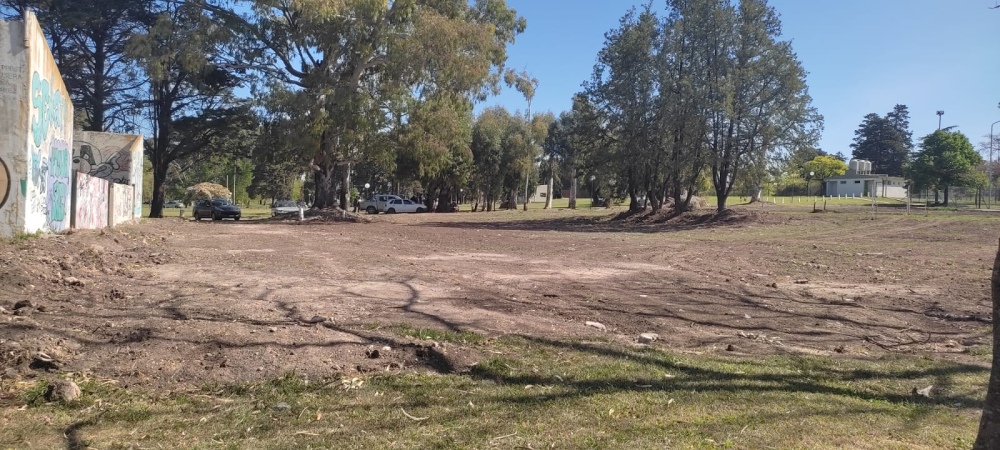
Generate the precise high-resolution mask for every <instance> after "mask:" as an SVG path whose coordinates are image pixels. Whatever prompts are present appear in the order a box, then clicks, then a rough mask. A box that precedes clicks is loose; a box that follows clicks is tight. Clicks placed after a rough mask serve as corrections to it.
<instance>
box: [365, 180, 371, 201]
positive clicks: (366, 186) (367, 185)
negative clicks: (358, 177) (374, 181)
mask: <svg viewBox="0 0 1000 450" xmlns="http://www.w3.org/2000/svg"><path fill="white" fill-rule="evenodd" d="M370 187H372V185H371V184H369V183H365V200H367V199H368V188H370Z"/></svg>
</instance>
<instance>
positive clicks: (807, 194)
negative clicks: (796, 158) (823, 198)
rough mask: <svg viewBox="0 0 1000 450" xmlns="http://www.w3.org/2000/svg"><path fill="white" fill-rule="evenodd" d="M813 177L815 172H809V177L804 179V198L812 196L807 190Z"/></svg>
mask: <svg viewBox="0 0 1000 450" xmlns="http://www.w3.org/2000/svg"><path fill="white" fill-rule="evenodd" d="M815 175H816V172H809V176H807V177H806V197H809V196H810V195H811V194H812V192H810V191H809V188H810V187H811V186H809V182H810V181H812V179H813V176H815Z"/></svg>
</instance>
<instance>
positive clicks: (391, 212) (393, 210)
mask: <svg viewBox="0 0 1000 450" xmlns="http://www.w3.org/2000/svg"><path fill="white" fill-rule="evenodd" d="M385 213H386V214H396V208H389V209H388V210H387V211H386V212H385Z"/></svg>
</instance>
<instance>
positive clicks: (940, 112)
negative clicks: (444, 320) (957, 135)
mask: <svg viewBox="0 0 1000 450" xmlns="http://www.w3.org/2000/svg"><path fill="white" fill-rule="evenodd" d="M943 115H944V111H938V112H937V116H938V129H939V130H940V129H941V116H943Z"/></svg>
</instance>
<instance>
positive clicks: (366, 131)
mask: <svg viewBox="0 0 1000 450" xmlns="http://www.w3.org/2000/svg"><path fill="white" fill-rule="evenodd" d="M191 1H197V2H200V3H201V4H202V5H203V7H204V8H206V9H207V10H209V11H211V12H212V14H214V15H216V16H217V17H218V18H219V19H220V20H223V21H225V22H226V23H228V24H229V25H230V27H232V28H233V29H235V30H238V31H239V32H240V34H242V35H243V36H245V41H244V42H243V46H242V47H241V49H242V50H241V51H234V52H233V55H234V59H238V60H239V59H241V60H246V61H249V63H247V64H246V67H247V69H250V70H255V71H259V73H261V74H262V75H265V76H267V77H269V78H271V79H274V80H279V81H280V82H281V83H283V84H284V85H285V86H287V87H289V88H291V89H296V90H301V91H304V92H306V93H307V94H308V96H309V97H310V98H312V99H313V104H312V105H311V107H310V109H309V112H310V114H309V116H308V117H309V120H310V122H311V123H310V125H311V126H310V129H311V131H312V133H314V134H315V135H316V136H317V138H318V144H317V146H316V147H315V148H314V149H312V150H311V153H312V154H311V158H310V160H311V163H310V167H311V168H312V171H313V174H314V179H315V184H316V201H315V203H314V206H315V207H319V208H325V207H331V206H333V205H334V204H335V203H336V202H337V201H336V198H335V197H336V186H337V180H336V172H337V171H338V170H339V171H340V173H341V175H342V176H341V181H340V184H341V186H342V189H341V195H340V203H341V204H342V205H346V204H347V195H348V191H349V180H348V174H349V173H350V167H351V164H352V163H355V162H358V161H362V160H368V159H370V157H369V154H368V152H369V151H379V150H381V149H384V146H381V145H379V142H380V140H379V139H378V137H379V136H382V135H385V133H387V132H388V131H391V129H392V128H394V127H397V126H398V124H399V123H400V122H401V121H399V120H393V119H394V118H398V117H400V116H402V115H406V114H409V113H410V111H411V110H412V109H411V108H410V106H412V102H410V101H406V100H407V99H409V98H413V99H415V100H416V101H418V102H428V101H429V102H436V101H440V100H435V99H439V98H441V97H439V96H442V95H443V96H445V97H447V96H453V97H464V98H466V99H478V98H485V96H486V95H487V94H488V93H489V92H495V91H496V89H498V87H499V83H500V80H501V72H502V66H503V64H504V62H505V61H506V58H507V53H506V46H507V44H509V43H511V42H513V40H514V38H515V36H517V35H518V34H519V33H521V32H522V31H523V30H524V29H525V26H526V23H525V20H524V19H523V18H521V17H519V16H518V15H517V13H516V12H515V11H514V10H512V9H510V8H508V7H507V5H506V3H505V2H504V0H476V1H475V2H472V3H470V2H469V1H467V0H395V1H391V2H388V1H384V0H343V1H336V2H331V1H327V0H191ZM234 4H235V5H236V6H233V5H234ZM239 6H243V7H244V8H242V9H241V8H239ZM396 108H404V109H403V110H401V111H400V110H397V109H396ZM432 108H433V107H432ZM424 111H427V110H426V109H425V110H424ZM439 111H440V110H439ZM404 134H405V133H403V132H402V130H397V132H396V136H400V137H401V136H403V135H404Z"/></svg>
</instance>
